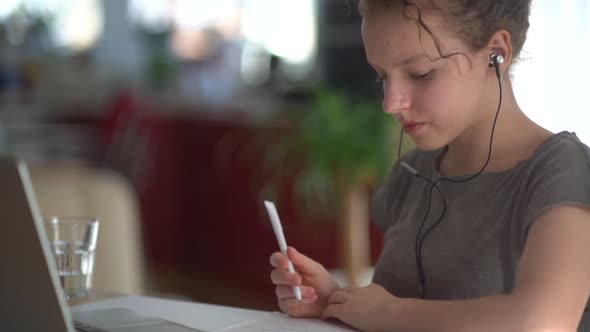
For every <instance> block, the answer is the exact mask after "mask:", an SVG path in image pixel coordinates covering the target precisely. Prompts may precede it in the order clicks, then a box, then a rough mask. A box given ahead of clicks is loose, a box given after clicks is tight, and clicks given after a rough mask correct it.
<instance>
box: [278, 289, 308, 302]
mask: <svg viewBox="0 0 590 332" xmlns="http://www.w3.org/2000/svg"><path fill="white" fill-rule="evenodd" d="M299 288H300V289H301V301H302V302H303V303H312V302H315V301H316V300H317V294H316V292H315V289H314V288H313V287H309V286H300V287H299ZM275 293H276V295H277V298H278V299H279V301H283V300H288V299H292V300H295V301H296V299H295V294H294V293H293V288H292V287H291V286H285V285H278V286H277V287H276V288H275Z"/></svg>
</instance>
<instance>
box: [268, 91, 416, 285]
mask: <svg viewBox="0 0 590 332" xmlns="http://www.w3.org/2000/svg"><path fill="white" fill-rule="evenodd" d="M286 114H287V115H282V116H281V117H280V120H281V121H285V118H286V121H287V123H288V124H289V126H290V127H289V128H290V130H289V131H288V134H284V135H282V136H281V137H280V138H279V139H278V140H275V142H274V143H273V144H272V145H271V147H270V148H268V149H267V151H266V153H265V155H266V165H265V167H264V168H265V169H266V170H272V172H273V176H274V178H273V179H272V180H270V181H269V183H270V185H271V186H272V187H275V188H276V184H277V183H279V182H280V179H281V178H282V177H285V176H293V174H294V176H295V181H294V187H295V189H296V197H298V198H299V199H300V200H299V202H301V203H302V205H303V206H304V207H305V210H306V211H314V214H315V215H318V214H321V213H332V214H336V215H337V216H339V219H338V220H339V222H340V223H341V224H340V225H339V229H340V231H341V233H340V238H341V248H342V251H341V253H340V254H341V260H342V265H343V268H344V271H345V273H346V276H347V278H348V279H349V283H350V284H352V285H358V284H359V280H358V277H359V273H360V272H362V271H363V269H365V268H366V267H368V265H369V263H370V262H369V259H370V258H369V257H370V252H369V250H370V249H369V248H370V246H369V233H368V232H369V199H368V197H369V193H370V189H372V188H374V187H375V186H376V185H377V184H378V183H379V182H380V181H382V180H383V178H384V176H385V175H386V174H387V172H388V171H389V169H390V168H391V166H392V164H393V162H394V161H395V158H396V157H397V146H398V144H397V143H398V140H399V137H400V130H401V127H400V125H399V124H398V122H397V121H395V119H393V117H392V116H389V115H387V114H385V113H384V112H383V111H382V107H381V103H380V102H379V101H375V100H372V101H371V100H355V99H353V98H351V97H350V96H349V95H347V94H346V93H344V92H341V91H338V90H335V89H331V88H327V87H320V88H316V89H315V90H314V92H313V94H312V98H311V100H310V102H309V103H306V104H305V105H304V106H303V107H301V109H296V110H291V111H290V112H286ZM406 147H407V146H406ZM277 179H278V180H277ZM266 194H268V191H267V192H266ZM335 209H336V210H335Z"/></svg>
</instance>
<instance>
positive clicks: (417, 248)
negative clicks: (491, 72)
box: [398, 64, 590, 299]
mask: <svg viewBox="0 0 590 332" xmlns="http://www.w3.org/2000/svg"><path fill="white" fill-rule="evenodd" d="M496 76H497V78H498V87H499V91H500V98H499V102H498V109H497V110H496V115H495V117H494V122H493V124H492V131H491V134H490V144H489V147H488V156H487V159H486V162H485V163H484V165H483V167H482V168H481V169H480V170H479V171H478V172H477V173H475V174H474V175H472V176H471V177H468V178H466V179H461V180H455V179H451V178H446V177H441V178H439V179H438V180H436V181H432V180H430V179H428V178H426V177H424V176H422V175H420V174H418V173H417V174H415V176H416V177H417V178H419V179H422V180H424V181H426V182H428V183H430V184H431V187H430V193H429V195H428V205H427V209H426V213H425V214H424V218H423V219H422V223H421V224H420V227H419V228H418V232H417V233H416V240H415V242H414V254H415V256H416V269H417V273H418V281H419V282H420V286H421V288H422V298H423V299H424V298H426V274H425V273H424V267H423V264H422V244H423V242H424V239H425V238H426V236H427V235H428V234H429V233H430V232H431V231H432V230H433V229H434V228H435V227H437V226H438V225H439V224H440V223H441V222H442V220H443V219H444V217H445V214H446V211H447V203H446V199H445V196H444V194H443V193H442V191H441V190H440V188H439V186H438V183H439V182H442V181H448V182H451V183H465V182H468V181H471V180H473V179H475V178H476V177H478V176H479V175H481V174H482V173H483V172H484V171H485V169H486V168H487V166H488V164H489V163H490V160H491V157H492V147H493V140H494V132H495V131H496V123H497V122H498V116H499V114H500V109H501V108H502V100H503V91H502V77H501V75H500V72H499V69H498V64H496ZM402 141H403V130H402V132H401V135H400V140H399V146H398V160H400V157H401V144H402ZM589 165H590V164H589ZM589 167H590V166H589ZM434 189H436V190H437V191H438V193H439V195H440V197H441V199H442V203H443V210H442V213H441V215H440V217H439V218H438V219H437V221H436V222H435V223H434V224H433V225H432V226H430V228H428V229H427V230H426V231H425V232H424V234H422V228H423V227H424V225H425V224H426V220H427V219H428V215H429V214H430V207H431V203H432V193H433V191H434ZM420 235H422V236H420Z"/></svg>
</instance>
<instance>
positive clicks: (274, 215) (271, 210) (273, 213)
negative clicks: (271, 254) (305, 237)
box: [264, 201, 301, 301]
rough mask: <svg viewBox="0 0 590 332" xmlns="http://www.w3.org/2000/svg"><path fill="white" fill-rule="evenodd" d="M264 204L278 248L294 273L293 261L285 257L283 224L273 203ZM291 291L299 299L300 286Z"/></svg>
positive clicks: (266, 202) (285, 244)
mask: <svg viewBox="0 0 590 332" xmlns="http://www.w3.org/2000/svg"><path fill="white" fill-rule="evenodd" d="M264 205H265V206H266V210H267V211H268V216H269V217H270V222H271V224H272V229H273V230H274V232H275V235H276V237H277V242H278V243H279V249H280V250H281V252H282V253H283V255H284V256H285V257H286V258H287V261H288V262H289V272H291V273H295V268H293V263H291V260H289V257H287V241H285V235H284V234H283V226H281V219H279V213H278V212H277V208H276V207H275V203H273V202H270V201H264ZM293 293H294V294H295V298H296V299H297V300H299V301H301V288H299V286H294V287H293Z"/></svg>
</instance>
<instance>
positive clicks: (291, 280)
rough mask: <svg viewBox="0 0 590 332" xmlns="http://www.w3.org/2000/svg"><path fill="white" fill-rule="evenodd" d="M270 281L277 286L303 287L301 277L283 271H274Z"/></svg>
mask: <svg viewBox="0 0 590 332" xmlns="http://www.w3.org/2000/svg"><path fill="white" fill-rule="evenodd" d="M270 280H271V281H272V283H273V284H275V285H289V286H299V285H301V277H300V276H299V275H297V274H295V273H291V272H289V271H287V270H281V269H273V270H272V272H271V273H270Z"/></svg>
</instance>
